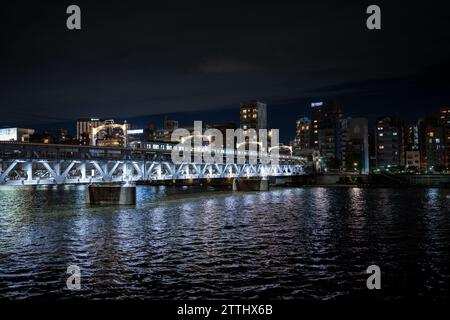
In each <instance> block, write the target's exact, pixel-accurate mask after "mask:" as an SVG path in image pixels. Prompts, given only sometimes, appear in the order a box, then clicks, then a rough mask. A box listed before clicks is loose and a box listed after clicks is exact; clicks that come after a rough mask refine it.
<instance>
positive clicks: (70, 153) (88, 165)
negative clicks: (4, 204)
mask: <svg viewBox="0 0 450 320" xmlns="http://www.w3.org/2000/svg"><path fill="white" fill-rule="evenodd" d="M149 146H150V148H148V149H133V148H114V147H92V146H76V145H74V146H72V145H52V144H34V143H18V142H0V184H2V185H40V184H77V183H92V182H129V181H162V180H177V179H218V178H235V177H262V178H266V177H287V176H294V175H301V174H303V172H304V171H303V168H304V166H305V165H306V159H304V158H301V157H294V156H290V155H279V156H278V164H262V163H257V164H250V163H245V164H235V163H233V164H227V163H226V160H225V156H226V154H227V153H230V152H231V153H232V154H234V157H237V156H238V154H237V152H238V151H237V150H222V152H223V154H224V163H223V164H220V163H219V164H215V163H193V162H190V163H187V162H186V163H182V164H174V163H173V162H172V161H171V152H172V148H173V145H172V144H168V143H157V142H155V143H149ZM245 155H246V159H248V156H249V154H248V151H246V152H245ZM247 162H248V161H247Z"/></svg>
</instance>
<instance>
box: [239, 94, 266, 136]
mask: <svg viewBox="0 0 450 320" xmlns="http://www.w3.org/2000/svg"><path fill="white" fill-rule="evenodd" d="M240 127H241V129H243V130H248V129H255V130H259V129H267V105H266V104H265V103H263V102H259V101H257V100H245V101H242V102H241V126H240Z"/></svg>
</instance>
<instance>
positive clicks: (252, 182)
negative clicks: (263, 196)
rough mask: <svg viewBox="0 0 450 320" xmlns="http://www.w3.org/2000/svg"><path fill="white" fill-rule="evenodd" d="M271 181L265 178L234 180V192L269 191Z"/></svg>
mask: <svg viewBox="0 0 450 320" xmlns="http://www.w3.org/2000/svg"><path fill="white" fill-rule="evenodd" d="M268 190H269V180H268V179H263V178H234V180H233V191H268Z"/></svg>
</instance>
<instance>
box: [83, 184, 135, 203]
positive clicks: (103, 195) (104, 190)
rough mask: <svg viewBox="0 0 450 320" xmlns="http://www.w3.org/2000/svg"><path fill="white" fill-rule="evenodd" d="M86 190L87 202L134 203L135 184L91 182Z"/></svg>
mask: <svg viewBox="0 0 450 320" xmlns="http://www.w3.org/2000/svg"><path fill="white" fill-rule="evenodd" d="M87 192H88V193H87V202H88V203H89V204H104V205H135V204H136V185H134V184H128V183H127V184H126V185H117V184H91V185H90V186H89V187H88V190H87Z"/></svg>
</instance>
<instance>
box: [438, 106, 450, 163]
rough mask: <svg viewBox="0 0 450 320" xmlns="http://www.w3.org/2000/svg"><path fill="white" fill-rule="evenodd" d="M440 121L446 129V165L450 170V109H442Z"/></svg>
mask: <svg viewBox="0 0 450 320" xmlns="http://www.w3.org/2000/svg"><path fill="white" fill-rule="evenodd" d="M439 119H440V122H441V124H442V126H443V128H444V146H443V147H444V148H445V150H444V165H445V167H446V168H447V170H448V169H449V167H450V107H447V108H441V110H440V117H439Z"/></svg>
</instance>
